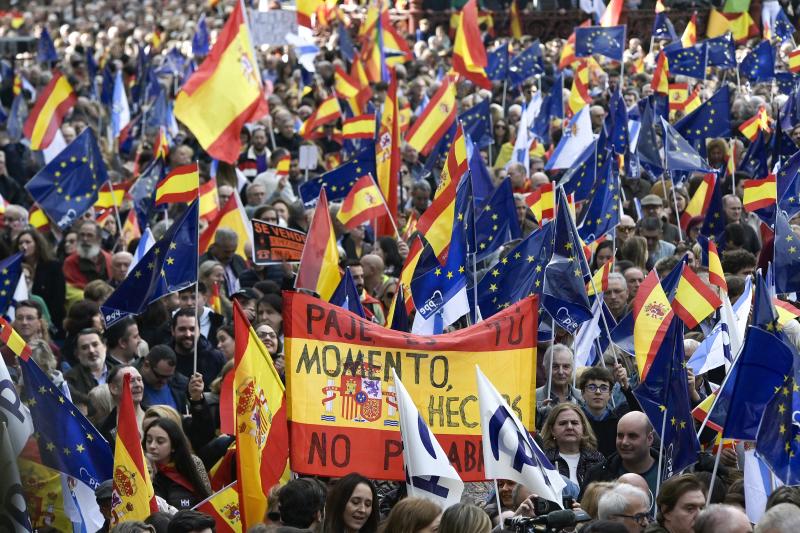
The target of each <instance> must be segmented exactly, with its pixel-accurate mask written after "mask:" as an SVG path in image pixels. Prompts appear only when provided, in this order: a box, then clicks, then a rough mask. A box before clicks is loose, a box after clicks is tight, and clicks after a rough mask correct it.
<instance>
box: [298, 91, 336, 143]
mask: <svg viewBox="0 0 800 533" xmlns="http://www.w3.org/2000/svg"><path fill="white" fill-rule="evenodd" d="M340 116H342V109H341V108H340V107H339V99H338V98H336V96H335V95H334V96H329V97H328V98H326V99H325V100H323V102H322V103H321V104H319V106H318V107H317V108H316V109H315V110H314V112H313V113H311V116H309V117H308V118H307V119H306V121H305V122H303V125H302V126H301V127H300V132H299V133H300V136H301V137H308V136H309V135H310V134H311V133H312V132H313V131H314V130H316V129H317V128H319V127H320V126H324V125H325V124H328V123H330V122H333V121H334V120H336V119H338V118H339V117H340Z"/></svg>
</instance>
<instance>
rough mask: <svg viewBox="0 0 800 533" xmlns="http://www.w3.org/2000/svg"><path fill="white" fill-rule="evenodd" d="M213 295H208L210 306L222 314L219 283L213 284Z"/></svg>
mask: <svg viewBox="0 0 800 533" xmlns="http://www.w3.org/2000/svg"><path fill="white" fill-rule="evenodd" d="M210 289H211V296H209V297H208V306H209V307H210V308H211V309H212V310H213V311H214V312H215V313H217V314H218V315H221V314H222V299H221V298H220V296H219V283H217V282H214V283H212V284H211V287H210Z"/></svg>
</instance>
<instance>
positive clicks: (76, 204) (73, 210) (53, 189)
mask: <svg viewBox="0 0 800 533" xmlns="http://www.w3.org/2000/svg"><path fill="white" fill-rule="evenodd" d="M106 181H108V174H107V173H106V165H105V163H104V162H103V156H102V155H101V154H100V148H99V147H98V146H97V140H96V139H95V137H94V133H92V129H91V128H84V130H83V131H82V132H81V133H80V135H78V136H77V137H75V140H74V141H72V142H71V143H69V145H68V146H67V147H66V148H64V149H63V150H62V151H61V152H60V153H59V154H58V155H57V156H56V157H55V158H53V160H52V161H50V162H49V163H48V164H47V165H45V167H44V168H43V169H42V170H40V171H39V172H38V173H37V174H36V175H35V176H34V177H33V178H31V180H30V181H29V182H28V183H26V184H25V189H26V190H27V191H28V193H29V194H30V195H31V198H33V199H34V200H35V201H36V203H37V204H39V206H40V207H41V208H42V209H43V210H44V212H45V213H47V216H48V217H49V218H50V220H51V221H53V222H55V223H56V225H58V227H59V228H60V229H61V230H62V231H63V230H66V229H67V228H69V227H70V226H72V224H73V223H74V222H75V221H76V220H78V218H79V217H80V216H81V215H83V214H84V213H85V212H86V211H87V210H88V209H89V208H90V207H92V205H94V203H95V202H96V201H97V194H98V191H99V190H100V187H102V186H103V184H104V183H105V182H106Z"/></svg>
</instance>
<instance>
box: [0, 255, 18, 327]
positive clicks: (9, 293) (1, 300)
mask: <svg viewBox="0 0 800 533" xmlns="http://www.w3.org/2000/svg"><path fill="white" fill-rule="evenodd" d="M21 275H22V252H19V253H16V254H14V255H12V256H10V257H7V258H5V259H3V260H2V261H0V315H6V313H7V312H8V308H9V306H10V305H11V302H12V300H13V298H14V291H15V290H16V288H17V284H18V283H19V277H20V276H21Z"/></svg>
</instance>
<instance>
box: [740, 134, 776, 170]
mask: <svg viewBox="0 0 800 533" xmlns="http://www.w3.org/2000/svg"><path fill="white" fill-rule="evenodd" d="M767 155H769V153H768V151H767V143H766V142H765V141H764V132H763V131H761V130H759V132H758V134H757V135H756V138H755V140H754V141H753V142H751V143H750V146H748V147H747V150H746V151H745V153H744V155H742V159H741V161H740V162H739V170H740V171H742V172H746V173H748V174H750V175H751V176H753V177H754V178H764V177H766V176H767V174H769V165H768V164H767Z"/></svg>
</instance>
